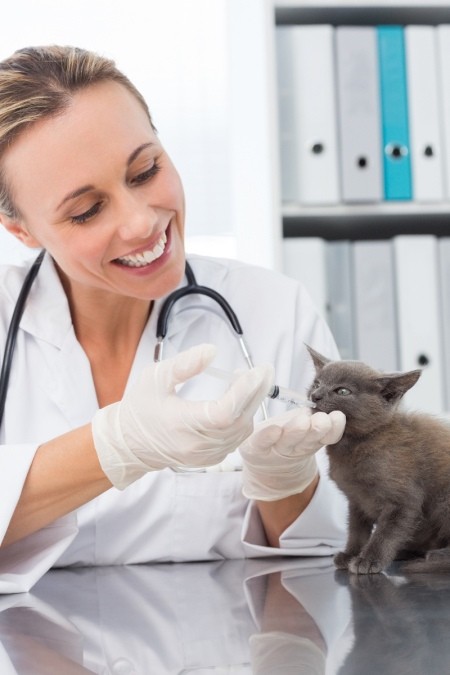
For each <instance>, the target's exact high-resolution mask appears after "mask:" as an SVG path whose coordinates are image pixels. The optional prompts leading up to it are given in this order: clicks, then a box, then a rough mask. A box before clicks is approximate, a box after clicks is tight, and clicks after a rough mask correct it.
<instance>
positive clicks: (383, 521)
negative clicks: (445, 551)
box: [348, 504, 417, 574]
mask: <svg viewBox="0 0 450 675" xmlns="http://www.w3.org/2000/svg"><path fill="white" fill-rule="evenodd" d="M416 516H417V514H416V512H415V510H414V509H411V508H410V507H409V508H408V507H405V506H399V505H398V504H390V505H387V506H386V507H385V509H384V510H383V511H382V513H381V515H380V517H379V518H378V520H377V523H376V528H375V530H374V531H373V532H372V535H371V537H370V539H369V541H368V542H367V544H366V545H365V546H364V548H363V549H362V551H361V553H360V554H359V555H358V556H356V557H355V558H353V560H351V561H350V564H349V566H348V569H349V571H350V572H352V573H353V574H377V573H378V572H381V571H382V570H383V569H384V568H385V567H387V565H389V563H391V562H392V561H393V560H394V559H395V556H396V555H397V553H398V551H399V550H400V549H401V548H402V546H404V545H405V544H406V543H407V541H409V540H410V539H411V538H412V535H413V533H414V530H415V523H416Z"/></svg>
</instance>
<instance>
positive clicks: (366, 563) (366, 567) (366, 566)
mask: <svg viewBox="0 0 450 675" xmlns="http://www.w3.org/2000/svg"><path fill="white" fill-rule="evenodd" d="M382 570H383V565H382V563H381V562H380V560H370V559H367V558H363V557H362V556H360V555H358V556H356V557H355V558H352V559H351V561H350V564H349V566H348V571H349V572H351V573H352V574H379V572H382Z"/></svg>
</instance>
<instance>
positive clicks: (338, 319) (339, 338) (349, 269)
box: [326, 240, 356, 359]
mask: <svg viewBox="0 0 450 675" xmlns="http://www.w3.org/2000/svg"><path fill="white" fill-rule="evenodd" d="M351 246H352V244H351V242H349V241H344V240H343V241H329V242H328V243H327V248H326V252H327V296H328V305H327V307H328V323H329V325H330V328H331V332H332V333H333V336H334V339H335V340H336V344H337V346H338V349H339V353H340V355H341V357H342V358H343V359H354V358H355V357H356V348H355V332H354V304H353V265H352V249H351Z"/></svg>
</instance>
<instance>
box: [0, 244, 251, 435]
mask: <svg viewBox="0 0 450 675" xmlns="http://www.w3.org/2000/svg"><path fill="white" fill-rule="evenodd" d="M44 255H45V249H43V250H42V251H41V252H40V253H39V255H38V256H37V258H36V259H35V260H34V262H33V264H32V265H31V267H30V269H29V271H28V273H27V275H26V277H25V281H24V282H23V285H22V288H21V289H20V293H19V297H18V298H17V302H16V305H15V307H14V311H13V314H12V317H11V322H10V324H9V328H8V333H7V336H6V344H5V350H4V353H3V363H2V368H1V372H0V428H1V425H2V422H3V414H4V411H5V403H6V395H7V392H8V385H9V378H10V375H11V364H12V358H13V355H14V348H15V345H16V339H17V334H18V331H19V325H20V320H21V318H22V314H23V311H24V309H25V304H26V301H27V298H28V295H29V293H30V289H31V286H32V284H33V282H34V280H35V278H36V275H37V273H38V272H39V268H40V266H41V263H42V260H43V259H44ZM185 274H186V279H187V284H186V286H183V287H182V288H178V289H177V290H175V291H173V292H172V293H170V294H169V295H168V296H167V298H166V299H165V301H164V302H163V304H162V306H161V309H160V312H159V315H158V321H157V326H156V337H157V340H158V342H157V345H156V348H155V361H160V360H161V357H162V347H163V341H164V338H165V337H166V334H167V328H168V322H169V316H170V313H171V311H172V308H173V306H174V304H175V303H176V302H177V300H180V298H183V297H185V296H187V295H192V294H197V295H206V296H207V297H209V298H211V299H212V300H214V301H215V302H217V303H218V304H219V306H220V307H221V308H222V310H223V312H224V313H225V315H226V317H227V318H228V320H229V322H230V324H231V326H232V328H233V330H234V331H235V333H236V334H237V336H238V339H239V342H240V346H241V349H242V352H243V355H244V358H245V360H246V361H247V364H248V366H249V367H250V368H251V367H253V363H252V360H251V357H250V354H249V351H248V348H247V345H246V344H245V341H244V335H243V331H242V328H241V324H240V323H239V321H238V318H237V316H236V314H235V312H234V311H233V309H232V308H231V306H230V304H229V303H228V302H227V300H225V298H224V297H223V296H222V295H220V293H218V292H217V291H215V290H213V289H212V288H208V287H207V286H201V285H199V284H198V283H197V280H196V278H195V275H194V272H193V271H192V268H191V266H190V265H189V263H188V262H187V261H186V268H185Z"/></svg>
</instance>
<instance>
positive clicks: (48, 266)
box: [17, 254, 98, 427]
mask: <svg viewBox="0 0 450 675" xmlns="http://www.w3.org/2000/svg"><path fill="white" fill-rule="evenodd" d="M17 292H18V289H17ZM20 325H21V328H22V329H23V330H24V331H25V332H26V333H28V334H29V335H31V336H33V338H34V339H35V345H36V352H35V357H34V363H33V364H32V367H33V368H36V370H37V372H38V373H39V377H38V379H39V387H40V389H41V390H43V394H44V395H46V396H47V397H48V399H50V400H51V401H52V402H53V404H54V405H55V406H56V407H57V408H58V409H59V411H60V412H61V413H62V414H63V416H64V418H65V419H66V420H67V422H68V424H69V426H70V427H74V426H80V425H82V424H85V423H86V422H88V421H89V420H90V419H91V418H92V415H93V414H94V412H95V410H96V409H97V408H98V405H97V397H96V393H95V388H94V385H93V381H92V375H91V369H90V364H89V361H88V359H87V357H86V354H85V353H84V351H83V349H82V348H81V346H80V344H79V343H78V341H77V339H76V336H75V332H74V329H73V324H72V318H71V315H70V311H69V304H68V301H67V297H66V294H65V292H64V290H63V288H62V285H61V282H60V279H59V277H58V274H57V272H56V269H55V267H54V264H53V261H52V259H51V257H50V256H49V255H48V254H47V255H46V256H45V257H44V260H43V263H42V266H41V269H40V270H39V274H38V275H37V277H36V280H35V282H34V284H33V286H32V288H31V291H30V296H29V302H28V303H27V306H26V309H25V311H24V314H23V317H22V320H21V323H20Z"/></svg>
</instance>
